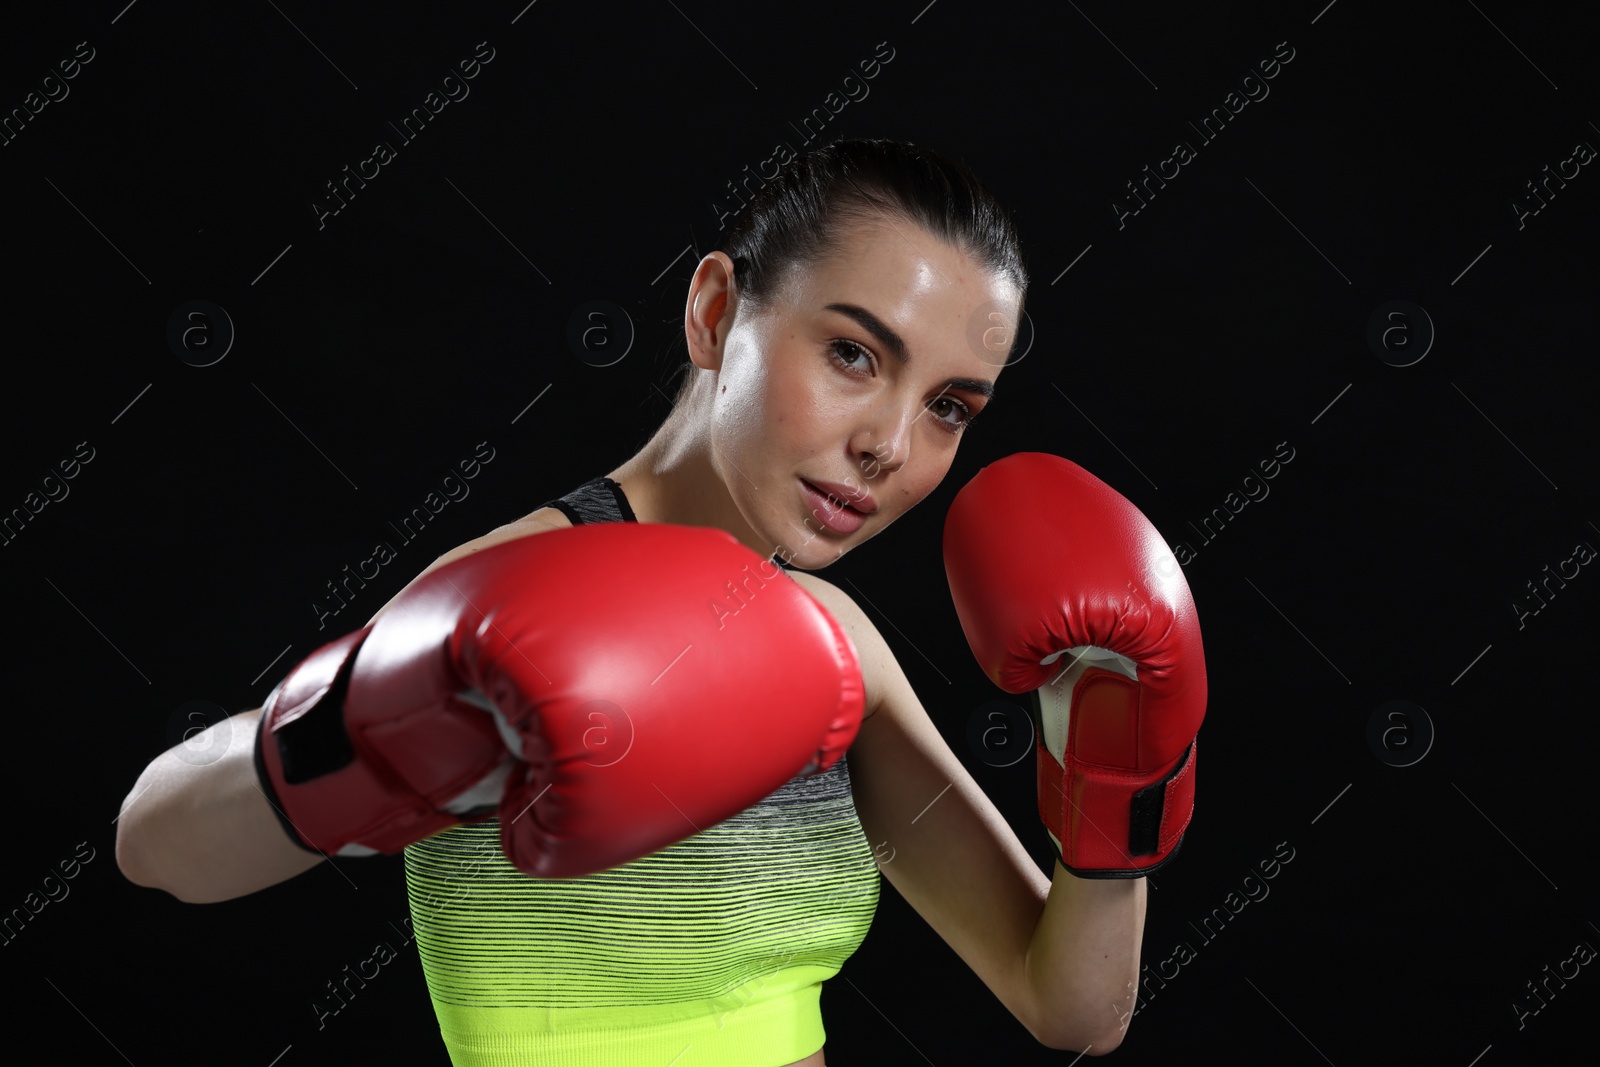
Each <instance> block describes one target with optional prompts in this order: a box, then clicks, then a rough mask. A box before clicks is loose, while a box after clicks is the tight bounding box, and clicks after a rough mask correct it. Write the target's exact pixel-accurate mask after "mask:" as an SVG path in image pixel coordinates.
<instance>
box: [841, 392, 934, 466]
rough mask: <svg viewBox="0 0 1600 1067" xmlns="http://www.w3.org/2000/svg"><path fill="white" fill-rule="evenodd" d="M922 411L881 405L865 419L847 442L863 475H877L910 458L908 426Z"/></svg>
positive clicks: (902, 463)
mask: <svg viewBox="0 0 1600 1067" xmlns="http://www.w3.org/2000/svg"><path fill="white" fill-rule="evenodd" d="M922 414H924V412H923V411H922V409H921V408H918V409H917V410H916V411H903V410H893V411H891V410H887V409H883V410H879V411H876V412H874V413H873V415H872V416H871V417H870V418H868V419H867V421H866V422H865V423H864V424H863V425H862V427H861V429H860V430H859V431H857V433H856V435H855V437H854V438H853V439H852V440H851V442H850V447H851V452H852V453H853V454H854V455H855V456H856V465H857V467H858V469H859V470H860V471H861V476H862V477H863V478H877V477H879V476H881V475H883V474H888V473H890V472H892V471H897V470H899V469H900V468H901V467H904V466H905V465H906V462H907V461H908V460H909V459H910V458H911V429H912V426H913V425H914V424H915V423H916V420H917V418H918V417H919V416H921V415H922Z"/></svg>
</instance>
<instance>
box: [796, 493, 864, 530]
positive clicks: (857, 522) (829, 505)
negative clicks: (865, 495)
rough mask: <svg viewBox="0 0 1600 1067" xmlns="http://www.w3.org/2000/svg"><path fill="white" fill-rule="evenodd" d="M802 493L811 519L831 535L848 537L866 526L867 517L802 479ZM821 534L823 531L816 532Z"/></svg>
mask: <svg viewBox="0 0 1600 1067" xmlns="http://www.w3.org/2000/svg"><path fill="white" fill-rule="evenodd" d="M800 491H801V493H802V495H803V496H804V497H805V501H806V507H807V509H808V510H809V511H810V512H811V517H812V518H813V519H815V520H816V521H817V522H819V523H821V524H822V526H823V527H824V528H825V529H827V530H828V531H829V532H830V533H835V534H838V535H840V536H841V537H848V536H850V535H851V534H853V533H855V532H856V531H857V530H859V529H861V527H863V526H865V525H866V522H867V516H866V514H865V513H864V512H862V511H858V510H857V509H856V508H854V507H851V506H850V505H848V504H846V505H842V506H841V505H840V504H839V503H838V502H837V501H836V500H834V499H833V498H832V497H831V496H830V495H828V494H825V493H824V492H823V491H822V487H821V486H818V485H815V484H814V483H812V482H808V481H806V480H805V479H804V478H801V479H800ZM816 532H817V533H821V532H822V531H821V530H818V531H816Z"/></svg>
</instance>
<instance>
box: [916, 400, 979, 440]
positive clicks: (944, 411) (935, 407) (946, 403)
mask: <svg viewBox="0 0 1600 1067" xmlns="http://www.w3.org/2000/svg"><path fill="white" fill-rule="evenodd" d="M928 411H929V412H931V413H932V414H933V417H934V421H936V422H938V423H939V425H940V426H943V427H944V428H945V429H947V430H949V431H950V432H951V433H956V432H958V431H959V430H961V428H962V427H964V426H969V425H971V423H972V421H973V420H974V419H975V418H977V416H976V415H974V414H973V413H972V409H971V408H969V407H967V405H965V404H963V403H962V402H961V401H959V400H957V399H956V398H955V397H953V396H951V395H950V394H948V393H941V394H940V395H939V396H936V397H934V398H933V399H932V400H931V401H929V402H928ZM946 416H954V421H951V420H950V419H949V418H946Z"/></svg>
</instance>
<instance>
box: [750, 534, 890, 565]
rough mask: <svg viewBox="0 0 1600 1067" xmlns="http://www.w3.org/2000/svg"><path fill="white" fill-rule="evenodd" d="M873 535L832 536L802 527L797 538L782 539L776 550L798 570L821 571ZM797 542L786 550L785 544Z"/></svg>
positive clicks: (787, 562)
mask: <svg viewBox="0 0 1600 1067" xmlns="http://www.w3.org/2000/svg"><path fill="white" fill-rule="evenodd" d="M874 532H876V531H874ZM871 537H872V534H871V533H868V534H867V535H866V536H865V537H861V536H859V535H852V536H851V537H848V538H843V537H830V536H828V535H826V534H820V535H819V534H813V533H812V532H811V531H810V530H808V529H804V528H802V529H801V530H800V536H799V537H798V538H797V539H785V540H780V541H779V542H778V544H779V549H777V550H775V552H776V554H777V555H778V558H779V559H781V560H782V561H783V562H784V563H786V564H788V565H789V566H791V567H793V568H795V569H796V570H802V571H819V570H821V569H822V568H824V567H826V566H828V565H829V564H830V563H837V562H838V561H839V560H841V559H843V558H844V557H845V556H846V555H848V554H849V553H850V552H851V551H852V550H853V549H855V548H857V547H858V546H860V545H862V544H864V543H865V542H866V541H867V540H870V539H871ZM796 544H798V545H799V546H800V547H798V548H794V549H793V550H792V551H787V550H784V546H789V545H796Z"/></svg>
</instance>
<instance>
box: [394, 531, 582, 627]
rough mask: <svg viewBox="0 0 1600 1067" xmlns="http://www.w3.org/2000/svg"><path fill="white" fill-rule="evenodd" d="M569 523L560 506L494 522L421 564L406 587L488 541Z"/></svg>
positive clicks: (498, 541)
mask: <svg viewBox="0 0 1600 1067" xmlns="http://www.w3.org/2000/svg"><path fill="white" fill-rule="evenodd" d="M571 525H572V522H571V520H569V519H568V518H567V517H566V515H564V514H562V512H561V510H560V509H559V508H540V509H539V510H538V511H535V512H533V513H532V514H529V515H524V516H523V517H522V518H520V519H515V520H513V521H511V522H508V523H506V524H505V525H504V526H497V527H495V528H494V529H493V530H490V531H489V532H488V533H486V534H483V535H482V536H480V537H474V538H473V539H472V540H470V541H467V542H464V543H463V544H459V545H457V546H456V547H455V548H452V549H450V551H448V552H445V553H444V554H443V555H441V556H440V557H439V558H438V559H436V560H434V561H433V562H432V563H430V564H428V565H427V566H426V567H424V568H423V569H422V571H421V573H419V574H418V575H417V577H416V578H413V579H411V582H410V583H407V585H406V589H409V588H411V585H413V584H415V583H416V581H417V579H418V578H421V577H422V575H424V574H427V573H428V572H429V571H432V570H436V569H437V568H439V567H442V566H444V565H445V564H446V563H451V562H453V561H455V560H458V559H461V558H462V557H464V556H470V555H472V554H473V553H474V552H479V551H482V550H483V549H485V548H488V547H489V546H490V545H498V544H501V543H502V542H505V541H515V540H516V539H517V538H519V537H529V536H531V535H533V534H541V533H547V532H549V531H551V530H559V529H561V528H563V527H567V526H571ZM406 589H402V590H400V593H396V594H395V596H394V597H391V598H390V599H389V603H388V604H385V605H384V606H383V607H381V608H379V609H378V611H377V614H375V615H373V616H372V618H371V619H369V620H367V625H369V626H370V625H371V624H372V623H374V622H377V621H378V617H379V616H380V615H382V614H383V613H384V612H385V611H387V610H388V609H389V604H393V603H394V602H395V599H397V598H398V597H399V596H400V595H401V594H402V593H404V592H405V591H406Z"/></svg>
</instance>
